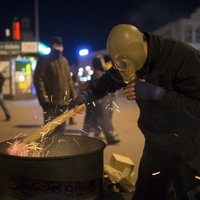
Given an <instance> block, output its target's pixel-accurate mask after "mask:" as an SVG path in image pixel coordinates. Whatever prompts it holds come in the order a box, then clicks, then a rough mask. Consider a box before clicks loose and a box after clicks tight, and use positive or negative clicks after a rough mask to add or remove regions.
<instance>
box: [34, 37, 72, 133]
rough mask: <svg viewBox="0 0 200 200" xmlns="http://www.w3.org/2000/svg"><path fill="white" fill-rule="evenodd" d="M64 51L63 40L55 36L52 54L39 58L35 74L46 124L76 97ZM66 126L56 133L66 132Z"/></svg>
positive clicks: (57, 129) (59, 128)
mask: <svg viewBox="0 0 200 200" xmlns="http://www.w3.org/2000/svg"><path fill="white" fill-rule="evenodd" d="M63 49H64V44H63V39H62V38H61V37H60V36H53V37H52V38H51V52H50V54H49V55H45V56H41V57H39V58H38V62H37V65H36V69H35V72H34V78H33V79H34V85H35V88H36V94H37V97H38V100H39V103H40V105H41V106H42V109H43V112H44V124H46V123H47V122H49V121H51V120H52V119H54V118H55V117H57V116H59V115H61V114H63V112H65V111H66V110H67V108H68V107H67V106H68V104H69V100H70V99H71V98H74V95H75V92H74V86H73V80H72V78H71V74H70V66H69V63H68V60H67V58H66V57H64V56H63V55H62V52H63ZM65 124H66V123H63V124H61V125H59V126H58V127H57V128H56V130H55V132H64V130H65Z"/></svg>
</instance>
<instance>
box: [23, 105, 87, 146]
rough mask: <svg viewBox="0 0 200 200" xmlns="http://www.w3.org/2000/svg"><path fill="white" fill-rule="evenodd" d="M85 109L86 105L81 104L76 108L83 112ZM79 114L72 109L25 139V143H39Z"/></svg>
mask: <svg viewBox="0 0 200 200" xmlns="http://www.w3.org/2000/svg"><path fill="white" fill-rule="evenodd" d="M84 107H85V104H81V105H80V106H78V108H76V111H77V110H81V109H83V108H84ZM76 114H77V113H76V112H75V110H74V108H72V109H71V110H69V111H66V112H64V113H63V114H62V115H60V116H58V117H56V118H55V119H53V120H52V121H50V122H48V123H47V124H46V125H44V126H43V127H42V128H41V129H40V130H38V131H36V132H33V133H31V134H30V135H27V136H26V137H25V138H23V142H25V143H30V142H34V141H37V140H39V139H41V138H43V137H44V136H46V135H47V134H48V133H50V132H51V131H52V130H54V129H55V128H56V127H57V126H59V125H60V124H62V123H63V122H65V121H66V120H68V119H69V118H70V117H73V116H75V115H76Z"/></svg>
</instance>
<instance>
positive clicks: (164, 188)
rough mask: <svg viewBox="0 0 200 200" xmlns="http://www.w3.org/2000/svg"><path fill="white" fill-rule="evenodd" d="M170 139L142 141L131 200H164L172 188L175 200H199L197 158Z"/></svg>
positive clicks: (198, 164) (199, 161)
mask: <svg viewBox="0 0 200 200" xmlns="http://www.w3.org/2000/svg"><path fill="white" fill-rule="evenodd" d="M170 137H171V138H170ZM172 137H173V136H169V137H165V138H157V139H156V140H154V139H152V140H150V141H149V139H147V140H146V142H145V148H144V152H143V155H142V158H141V161H140V166H139V172H138V180H137V183H136V191H135V194H134V196H133V200H167V199H168V198H167V196H168V192H169V188H170V186H172V185H173V187H174V191H175V192H174V193H175V194H176V198H177V200H200V157H199V156H198V154H196V153H195V152H194V151H193V150H192V149H190V148H188V146H189V144H188V145H187V144H185V145H183V148H184V149H182V147H180V141H179V143H177V144H176V143H174V141H175V140H174V141H173V138H172ZM160 139H162V140H160ZM163 139H165V140H163ZM152 141H153V142H152ZM186 143H187V142H186ZM166 144H167V145H166ZM187 148H188V149H187ZM185 149H186V150H185ZM175 152H176V153H175ZM183 153H184V154H183ZM181 154H182V155H184V156H182V155H181ZM172 199H173V198H170V199H169V200H172Z"/></svg>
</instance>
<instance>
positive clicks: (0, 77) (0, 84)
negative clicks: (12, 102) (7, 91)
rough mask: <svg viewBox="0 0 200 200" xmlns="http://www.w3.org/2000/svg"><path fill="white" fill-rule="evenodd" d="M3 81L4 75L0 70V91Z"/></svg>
mask: <svg viewBox="0 0 200 200" xmlns="http://www.w3.org/2000/svg"><path fill="white" fill-rule="evenodd" d="M4 82H5V77H4V75H3V74H2V73H1V72H0V93H2V91H3V84H4Z"/></svg>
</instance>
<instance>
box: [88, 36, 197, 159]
mask: <svg viewBox="0 0 200 200" xmlns="http://www.w3.org/2000/svg"><path fill="white" fill-rule="evenodd" d="M145 35H146V38H147V42H148V57H147V61H146V63H145V65H144V67H143V68H142V69H141V70H140V71H138V72H137V77H138V78H143V79H145V80H146V81H148V82H150V83H152V84H154V85H158V86H161V87H163V88H165V89H166V92H165V94H164V95H163V96H162V98H161V99H160V100H159V101H153V100H137V104H138V106H139V108H140V116H139V119H138V126H139V128H140V129H141V131H142V132H143V134H144V135H145V138H146V140H148V141H149V140H150V141H151V142H152V143H155V144H156V146H159V147H162V148H163V149H165V150H166V149H167V151H169V150H170V151H172V152H173V153H174V152H176V153H175V154H177V155H178V157H179V159H186V158H187V159H190V158H191V157H190V155H188V152H190V153H191V155H194V154H195V155H196V153H197V151H199V149H200V148H199V147H200V55H199V52H198V51H197V50H196V49H194V48H192V47H191V46H189V45H187V44H185V43H182V42H177V41H175V40H173V39H168V38H162V37H159V36H157V35H154V34H150V33H145ZM123 86H125V84H124V83H123V82H122V78H121V77H120V75H119V73H118V72H117V71H116V70H115V69H114V68H111V69H110V70H109V71H108V72H107V73H106V74H105V75H104V76H103V77H102V78H101V79H99V80H97V81H94V82H92V83H91V84H90V86H89V89H88V92H89V94H90V97H91V98H92V99H95V98H101V97H103V96H104V95H106V94H108V93H109V92H115V91H116V90H118V89H120V88H122V87H123ZM152 133H153V134H154V135H153V137H154V136H155V135H156V138H153V139H152V137H151V134H152ZM165 150H164V151H165ZM186 154H187V155H186Z"/></svg>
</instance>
